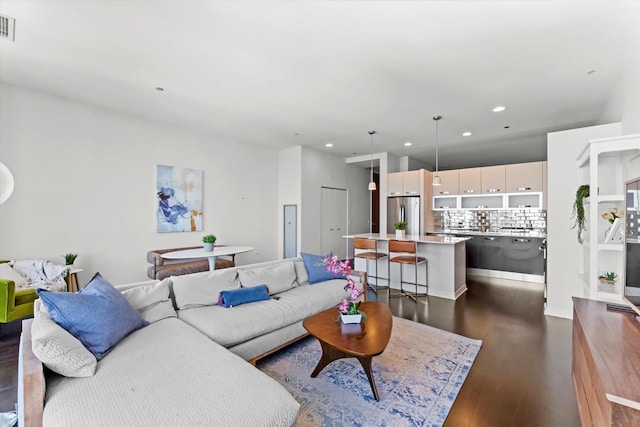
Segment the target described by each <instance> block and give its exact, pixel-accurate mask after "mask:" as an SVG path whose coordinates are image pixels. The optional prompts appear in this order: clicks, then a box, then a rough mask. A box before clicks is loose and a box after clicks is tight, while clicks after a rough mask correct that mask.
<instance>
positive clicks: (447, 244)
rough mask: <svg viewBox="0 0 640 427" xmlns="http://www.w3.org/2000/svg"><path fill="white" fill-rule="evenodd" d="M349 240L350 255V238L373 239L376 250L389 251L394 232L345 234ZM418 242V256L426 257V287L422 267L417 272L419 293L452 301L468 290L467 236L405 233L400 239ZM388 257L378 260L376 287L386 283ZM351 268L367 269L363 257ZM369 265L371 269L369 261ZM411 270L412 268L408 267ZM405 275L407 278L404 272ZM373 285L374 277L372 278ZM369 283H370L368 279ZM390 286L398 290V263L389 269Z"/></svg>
mask: <svg viewBox="0 0 640 427" xmlns="http://www.w3.org/2000/svg"><path fill="white" fill-rule="evenodd" d="M344 237H346V238H347V239H349V255H350V257H353V239H354V238H356V237H363V238H365V239H374V240H376V241H377V244H378V251H379V252H385V253H388V247H389V240H396V236H395V234H384V233H380V234H378V233H363V234H351V235H347V236H344ZM397 240H409V241H415V242H417V248H418V256H421V257H424V258H426V259H427V260H428V261H429V262H428V264H427V265H428V280H429V282H428V286H427V287H425V283H424V279H425V273H424V267H422V266H421V267H420V269H419V271H418V292H422V293H424V292H425V290H426V292H427V294H428V295H431V296H435V297H440V298H447V299H452V300H455V299H457V298H458V297H459V296H460V295H462V294H463V293H464V292H465V291H466V290H467V282H466V261H465V242H466V241H467V240H469V238H468V237H453V236H419V235H407V236H405V237H404V238H402V239H397ZM387 261H388V259H387V258H384V259H382V260H381V261H378V275H379V276H380V277H381V278H380V280H379V284H378V286H387V285H388V279H386V278H388V277H389V268H388V267H389V266H388V262H387ZM354 263H355V265H354V269H356V270H361V271H367V268H366V267H367V266H366V265H365V260H363V259H360V258H355V261H354ZM369 268H370V269H371V270H373V269H374V267H373V263H372V262H371V261H370V262H369ZM410 268H411V269H413V267H410ZM405 277H407V276H406V275H405ZM372 282H373V283H374V284H375V279H373V281H372ZM370 283H371V282H370ZM390 288H392V289H400V270H399V267H398V266H393V268H391V284H390Z"/></svg>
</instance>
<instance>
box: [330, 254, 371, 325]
mask: <svg viewBox="0 0 640 427" xmlns="http://www.w3.org/2000/svg"><path fill="white" fill-rule="evenodd" d="M322 263H323V264H324V265H326V266H327V271H330V272H331V273H333V274H335V275H336V276H338V275H342V276H344V277H346V278H347V284H346V285H345V286H344V290H345V291H347V292H349V300H347V299H346V298H342V301H341V302H340V305H339V306H338V309H339V310H340V312H341V313H343V314H358V313H361V314H362V315H363V317H364V313H363V312H361V311H358V308H359V307H360V301H358V302H356V300H357V299H358V297H359V296H360V295H361V294H362V292H360V290H359V289H358V288H357V287H356V283H355V281H354V280H353V278H352V277H351V276H350V274H351V270H352V269H351V264H350V263H349V260H346V261H338V257H337V256H336V255H333V256H327V257H326V258H324V259H323V260H322Z"/></svg>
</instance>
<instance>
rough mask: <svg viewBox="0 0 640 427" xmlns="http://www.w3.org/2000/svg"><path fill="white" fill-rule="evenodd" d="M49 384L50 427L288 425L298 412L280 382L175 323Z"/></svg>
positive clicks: (138, 334)
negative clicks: (83, 372) (92, 369)
mask: <svg viewBox="0 0 640 427" xmlns="http://www.w3.org/2000/svg"><path fill="white" fill-rule="evenodd" d="M213 308H216V307H213ZM46 382H47V393H46V396H45V405H44V413H43V425H45V426H85V425H88V424H91V425H100V426H118V427H129V426H131V427H134V426H135V427H138V426H166V425H171V426H185V427H187V426H189V427H191V426H211V425H225V426H290V425H293V424H294V422H295V419H296V415H297V413H298V410H299V407H300V405H299V404H298V403H297V402H296V401H295V399H294V398H293V397H292V396H291V395H290V394H289V393H288V392H287V391H286V390H285V389H284V387H282V386H281V385H280V384H278V383H277V382H276V381H274V380H273V379H271V378H269V377H268V376H267V375H265V374H263V373H262V372H260V371H259V370H258V369H256V368H254V367H253V366H251V365H250V364H248V363H247V362H245V361H244V360H242V359H241V358H239V357H237V356H235V355H234V354H232V353H231V352H229V351H228V350H226V349H224V348H222V347H221V346H219V345H218V344H216V343H214V342H213V341H211V340H209V339H208V338H206V337H205V336H203V335H202V334H201V333H200V332H198V331H196V330H195V329H193V328H192V327H190V326H188V325H187V324H185V323H184V322H181V321H179V320H178V319H172V318H167V319H163V320H160V321H159V322H156V323H152V324H151V325H149V326H147V327H145V328H142V329H139V330H137V331H135V332H134V333H132V334H131V335H129V336H127V337H126V338H125V339H124V340H122V341H121V342H120V343H119V344H118V345H117V346H116V347H115V348H114V349H113V350H112V351H111V352H110V353H109V354H108V355H106V356H105V357H104V358H103V359H102V360H100V362H98V369H97V370H96V373H95V375H94V376H93V377H90V378H83V379H82V380H78V379H72V378H64V377H60V376H59V375H55V374H53V375H48V376H47V378H46Z"/></svg>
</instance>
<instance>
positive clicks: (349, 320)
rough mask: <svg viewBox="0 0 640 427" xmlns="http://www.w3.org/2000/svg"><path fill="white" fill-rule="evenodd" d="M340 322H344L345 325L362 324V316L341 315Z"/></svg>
mask: <svg viewBox="0 0 640 427" xmlns="http://www.w3.org/2000/svg"><path fill="white" fill-rule="evenodd" d="M340 320H342V323H344V324H349V323H360V322H361V321H362V314H360V313H358V314H344V313H340Z"/></svg>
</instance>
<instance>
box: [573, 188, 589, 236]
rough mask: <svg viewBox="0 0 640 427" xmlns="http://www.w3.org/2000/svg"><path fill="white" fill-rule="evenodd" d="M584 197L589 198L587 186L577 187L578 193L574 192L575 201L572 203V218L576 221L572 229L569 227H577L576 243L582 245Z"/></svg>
mask: <svg viewBox="0 0 640 427" xmlns="http://www.w3.org/2000/svg"><path fill="white" fill-rule="evenodd" d="M585 197H589V185H588V184H585V185H581V186H580V187H578V191H576V200H575V201H574V202H573V215H572V218H573V217H574V218H575V219H576V222H575V224H574V225H573V227H571V229H574V228H576V227H578V242H580V243H582V232H583V231H584V229H585V226H584V222H585V219H584V205H583V199H584V198H585Z"/></svg>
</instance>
